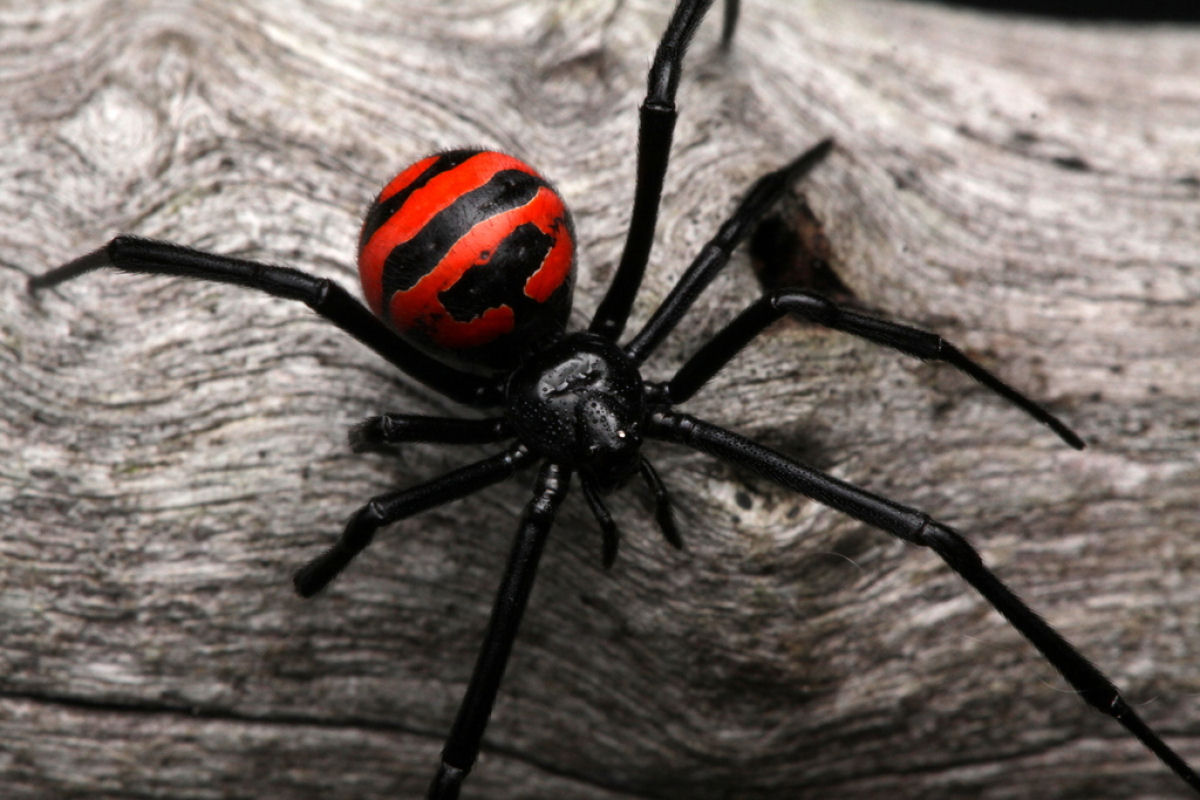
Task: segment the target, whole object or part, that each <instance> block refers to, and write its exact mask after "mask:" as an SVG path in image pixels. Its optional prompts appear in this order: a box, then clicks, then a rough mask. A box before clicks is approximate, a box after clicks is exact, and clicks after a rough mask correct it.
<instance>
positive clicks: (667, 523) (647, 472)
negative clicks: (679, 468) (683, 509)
mask: <svg viewBox="0 0 1200 800" xmlns="http://www.w3.org/2000/svg"><path fill="white" fill-rule="evenodd" d="M638 469H639V470H640V471H641V473H642V480H643V481H645V482H646V487H647V488H648V489H650V493H651V494H653V495H654V518H655V519H656V520H657V521H658V527H659V530H661V531H662V533H663V537H664V538H666V540H667V542H668V543H669V544H670V545H671V546H672V547H674V548H675V549H676V550H682V549H683V537H681V536H680V535H679V529H678V528H677V527H675V515H674V514H673V513H671V497H670V495H668V494H667V487H666V486H664V485H663V482H662V478H660V477H658V473H657V472H656V471H655V469H654V467H653V466H651V464H650V462H649V461H647V460H646V459H644V458H643V459H642V460H641V462H640V463H639V464H638Z"/></svg>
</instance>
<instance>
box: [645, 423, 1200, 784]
mask: <svg viewBox="0 0 1200 800" xmlns="http://www.w3.org/2000/svg"><path fill="white" fill-rule="evenodd" d="M648 427H649V430H648V435H650V436H652V437H654V438H658V439H663V440H666V441H672V442H677V443H679V444H684V445H687V446H689V447H692V448H694V449H696V450H699V451H701V452H704V453H708V454H709V455H712V456H716V457H717V458H719V459H721V460H723V461H726V462H728V463H731V464H734V465H737V466H740V467H743V468H746V469H749V470H751V471H752V472H756V473H758V474H759V475H762V476H763V477H765V478H766V479H768V480H770V481H772V482H774V483H776V484H778V485H780V486H783V487H784V488H787V489H791V490H792V491H795V492H799V493H800V494H803V495H806V496H807V497H811V498H812V499H814V500H816V501H817V502H819V503H822V504H823V505H827V506H829V507H830V508H833V509H836V510H838V511H841V512H842V513H844V514H847V515H848V516H851V517H853V518H855V519H857V520H860V521H862V522H865V523H866V524H868V525H870V526H872V527H875V528H878V529H879V530H882V531H884V532H886V533H889V534H891V535H892V536H895V537H897V538H900V539H903V540H905V541H907V542H911V543H912V544H916V545H919V546H921V547H928V548H930V549H931V550H933V551H934V552H935V553H937V554H938V556H939V557H940V558H941V559H942V560H943V561H945V562H946V564H947V565H948V566H949V567H950V568H951V569H953V570H954V571H955V572H957V573H958V574H959V576H961V577H962V578H963V579H964V580H965V581H966V582H967V583H969V584H971V586H972V587H974V588H975V590H976V591H978V592H979V593H980V594H981V595H983V597H984V599H986V600H987V601H988V603H990V604H991V605H992V607H993V608H995V609H996V610H997V611H999V612H1000V613H1001V614H1002V615H1003V616H1004V617H1005V619H1007V620H1008V621H1009V623H1010V624H1011V625H1012V626H1013V627H1014V628H1016V629H1017V630H1018V631H1019V632H1020V633H1021V635H1022V636H1024V637H1025V638H1026V639H1027V640H1028V641H1029V642H1030V643H1031V644H1032V645H1033V646H1034V647H1036V648H1037V649H1038V650H1039V651H1041V653H1042V655H1043V656H1044V657H1045V658H1046V660H1047V661H1049V662H1050V663H1051V664H1052V665H1053V666H1054V668H1055V669H1057V670H1058V671H1059V672H1060V673H1061V674H1062V676H1063V677H1064V678H1066V680H1067V682H1068V683H1070V684H1071V686H1072V687H1074V689H1075V691H1076V692H1078V693H1079V695H1080V697H1082V698H1083V699H1084V700H1085V701H1086V702H1087V703H1088V704H1089V705H1091V706H1092V707H1093V708H1096V709H1097V710H1099V711H1101V712H1103V713H1104V714H1107V715H1108V716H1110V717H1112V718H1114V719H1116V720H1117V721H1118V722H1120V723H1121V724H1122V725H1123V726H1125V728H1126V730H1128V731H1129V732H1130V733H1132V734H1133V735H1134V736H1135V737H1136V738H1137V739H1138V740H1139V741H1140V742H1141V743H1142V744H1143V745H1145V747H1146V748H1147V749H1149V750H1150V751H1151V752H1152V753H1154V755H1156V756H1158V758H1159V759H1160V760H1161V761H1162V762H1163V763H1164V764H1166V765H1167V767H1169V768H1170V769H1171V771H1172V772H1174V773H1175V774H1176V775H1178V776H1179V777H1180V778H1181V779H1183V781H1184V782H1185V783H1186V784H1187V785H1188V786H1190V787H1191V788H1192V789H1193V790H1195V791H1197V792H1200V775H1197V774H1196V772H1195V770H1193V769H1192V768H1191V767H1190V766H1188V764H1187V762H1185V761H1184V760H1183V759H1182V758H1181V757H1180V756H1179V754H1178V753H1176V752H1175V751H1174V750H1172V749H1171V748H1170V747H1169V746H1168V745H1167V744H1166V742H1164V741H1163V740H1162V739H1161V738H1160V737H1159V736H1158V734H1156V733H1155V732H1154V731H1153V730H1152V729H1151V728H1150V727H1149V726H1148V725H1147V724H1146V723H1145V722H1144V721H1143V720H1142V719H1141V718H1140V717H1139V716H1138V715H1137V713H1136V712H1135V711H1134V710H1133V708H1131V707H1130V706H1129V704H1128V703H1127V702H1126V701H1125V699H1124V698H1122V697H1121V694H1120V692H1118V690H1117V688H1116V686H1114V685H1113V683H1112V682H1111V681H1110V680H1109V679H1108V678H1106V677H1105V676H1104V674H1103V673H1101V672H1100V670H1098V669H1097V668H1096V667H1095V666H1094V665H1093V664H1092V663H1091V662H1090V661H1088V660H1087V659H1086V658H1084V656H1083V655H1082V654H1080V652H1079V651H1078V650H1076V649H1075V647H1074V646H1073V645H1071V643H1070V642H1068V641H1067V640H1066V639H1064V638H1063V637H1062V635H1061V634H1060V633H1058V631H1056V630H1054V628H1052V627H1050V625H1049V624H1048V623H1047V622H1046V621H1045V620H1043V619H1042V618H1041V617H1040V616H1038V614H1037V613H1036V612H1035V611H1033V610H1032V609H1031V608H1029V606H1027V605H1025V603H1024V601H1022V600H1021V599H1020V598H1019V597H1017V595H1015V594H1014V593H1013V592H1012V590H1011V589H1009V588H1008V587H1007V586H1005V585H1004V583H1003V582H1002V581H1001V580H1000V579H999V578H997V577H996V575H995V574H994V573H992V571H991V570H989V569H988V568H987V567H986V566H985V565H984V563H983V560H982V559H981V558H980V556H979V553H978V552H977V551H976V550H975V549H974V548H973V547H971V545H970V544H969V543H968V542H967V541H966V539H964V538H963V537H962V536H961V535H960V534H959V533H958V532H957V531H955V530H954V529H953V528H951V527H949V526H948V525H943V524H942V523H940V522H938V521H936V520H934V519H932V518H931V517H930V516H929V515H928V514H925V513H924V512H921V511H918V510H916V509H914V508H909V507H908V506H904V505H901V504H900V503H897V502H894V501H892V500H888V499H887V498H885V497H880V496H878V495H875V494H872V493H870V492H868V491H866V490H864V489H860V488H858V487H857V486H854V485H852V484H849V483H846V482H845V481H841V480H838V479H837V478H834V477H833V476H831V475H826V474H825V473H823V472H820V471H819V470H815V469H813V468H811V467H808V466H805V465H804V464H800V463H799V462H796V461H793V460H792V459H790V458H788V457H787V456H784V455H783V454H781V453H779V452H776V451H775V450H772V449H770V448H768V447H765V446H763V445H761V444H758V443H757V442H754V441H752V440H750V439H747V438H746V437H744V436H739V435H738V434H736V433H733V432H732V431H727V430H725V429H723V428H720V427H717V426H715V425H710V424H708V423H706V422H702V421H701V420H698V419H696V418H695V417H691V416H688V415H686V414H676V413H673V412H660V413H657V414H655V415H654V416H653V417H652V419H651V420H650V425H649V426H648Z"/></svg>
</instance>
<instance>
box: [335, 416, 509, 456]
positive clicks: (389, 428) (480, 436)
mask: <svg viewBox="0 0 1200 800" xmlns="http://www.w3.org/2000/svg"><path fill="white" fill-rule="evenodd" d="M511 435H512V432H511V431H510V430H509V426H508V422H507V421H506V420H505V419H504V418H503V417H488V418H487V419H461V418H459V417H425V416H421V415H419V414H382V415H380V416H378V417H367V418H366V419H364V420H363V421H362V422H360V423H358V424H357V425H354V426H352V427H351V428H350V432H349V434H348V436H347V438H349V440H350V449H351V450H353V451H354V452H356V453H366V452H369V451H380V450H384V451H386V450H387V449H388V445H393V444H399V443H401V442H440V443H441V444H489V443H491V442H496V441H499V440H500V439H505V438H508V437H509V436H511Z"/></svg>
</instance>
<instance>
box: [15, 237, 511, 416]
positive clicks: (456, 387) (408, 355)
mask: <svg viewBox="0 0 1200 800" xmlns="http://www.w3.org/2000/svg"><path fill="white" fill-rule="evenodd" d="M102 267H114V268H116V269H119V270H123V271H125V272H140V273H146V274H150V275H178V276H181V277H185V278H199V279H201V280H208V281H217V282H219V283H232V284H235V285H237V286H245V287H247V288H250V289H258V290H260V291H263V292H266V293H267V294H272V295H275V296H276V297H284V298H287V299H289V300H300V301H302V302H304V303H306V304H307V305H308V306H309V307H310V308H312V309H313V310H314V311H316V312H317V313H318V314H320V315H321V316H322V317H324V318H325V319H327V320H329V321H330V322H332V323H333V324H334V325H336V326H338V327H339V328H341V329H342V330H344V331H345V332H346V333H348V334H350V335H351V336H353V337H354V338H355V339H358V340H359V341H360V342H362V343H363V344H365V345H366V346H367V347H369V348H371V349H372V350H374V351H375V352H376V353H378V354H379V355H381V356H383V357H384V358H385V359H387V360H388V361H390V362H392V363H393V364H395V365H396V366H397V367H399V368H400V369H401V370H403V371H404V372H405V373H407V374H409V375H411V376H412V377H413V378H416V379H417V380H419V381H420V382H422V383H424V384H425V385H426V386H429V387H430V388H432V389H436V390H437V391H439V392H441V393H442V394H444V395H446V396H447V397H449V398H451V399H452V400H457V401H458V402H460V403H466V404H469V405H496V404H497V403H498V402H499V399H500V390H499V387H498V386H497V385H496V384H495V383H494V382H491V381H488V380H485V379H483V378H480V377H478V376H476V375H473V374H471V373H469V372H464V371H462V370H459V369H455V368H453V367H450V366H447V365H445V364H443V363H441V362H440V361H437V360H436V359H434V358H431V357H430V356H427V355H425V354H424V353H422V352H421V351H420V350H417V349H416V348H415V347H413V346H412V345H410V344H408V343H407V342H405V341H403V340H402V339H401V338H400V337H399V336H397V335H396V334H395V333H394V332H393V331H392V330H391V329H390V328H388V327H387V326H386V325H385V324H383V322H381V321H380V320H379V318H378V317H376V316H375V315H374V314H372V313H371V312H370V311H369V310H368V309H367V308H366V307H365V306H364V305H363V304H362V303H360V302H358V301H357V300H355V299H354V298H353V297H352V296H351V295H350V293H349V292H347V291H346V290H345V289H343V288H342V287H341V286H338V285H337V284H336V283H334V282H333V281H331V280H328V279H326V278H317V277H315V276H313V275H309V274H308V273H305V272H301V271H300V270H296V269H291V268H289V267H276V266H272V265H270V264H261V263H259V262H257V261H247V260H245V259H241V258H231V257H229V256H220V255H215V254H213V253H205V252H203V251H200V250H193V249H191V248H189V247H181V246H179V245H176V244H168V243H166V242H156V241H151V240H149V239H141V238H138V237H134V236H118V237H117V238H115V239H113V240H112V241H111V242H109V243H108V244H106V245H105V246H104V247H101V248H99V249H98V250H93V251H92V252H90V253H88V254H86V255H84V256H81V257H79V258H77V259H75V260H74V261H70V262H68V263H66V264H64V265H62V266H61V267H58V268H57V269H54V270H51V271H50V272H47V273H46V274H44V275H37V276H34V277H33V278H30V279H29V291H31V292H36V291H39V290H41V289H48V288H50V287H52V286H57V285H58V284H60V283H63V282H65V281H69V280H71V279H73V278H77V277H79V276H80V275H83V274H85V273H87V272H91V271H92V270H96V269H100V268H102Z"/></svg>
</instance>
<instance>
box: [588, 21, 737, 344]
mask: <svg viewBox="0 0 1200 800" xmlns="http://www.w3.org/2000/svg"><path fill="white" fill-rule="evenodd" d="M711 5H712V0H680V1H679V4H678V5H676V6H675V11H674V13H672V15H671V20H670V22H668V23H667V29H666V31H664V32H663V36H662V39H661V40H660V41H659V43H658V49H657V50H655V51H654V61H653V63H652V64H651V65H650V72H649V74H648V75H647V78H646V84H647V87H646V98H645V100H643V101H642V105H641V107H640V108H639V109H638V112H639V121H638V157H637V184H636V186H635V188H634V193H633V211H632V212H630V216H629V228H628V230H627V232H626V235H625V247H624V249H623V250H622V251H621V261H620V262H619V263H618V265H617V271H616V274H615V275H614V276H613V282H612V285H611V286H609V288H608V293H607V294H605V295H604V299H603V300H601V301H600V305H599V306H598V307H597V308H596V315H595V316H594V317H593V318H592V324H591V325H590V326H589V328H588V329H589V330H590V331H592V332H593V333H598V334H600V335H601V336H604V337H606V338H608V339H610V340H612V341H616V340H617V338H619V337H620V335H621V331H623V330H624V329H625V323H626V321H627V320H628V319H629V311H630V309H631V308H633V300H634V298H635V297H636V296H637V292H638V288H639V287H640V286H641V285H642V275H643V274H644V273H645V271H646V264H647V262H648V261H649V259H650V246H651V245H652V244H653V243H654V227H655V223H656V222H657V220H658V205H659V201H660V199H661V197H662V189H663V179H664V178H665V177H666V174H667V163H668V162H669V161H670V158H671V138H672V136H673V135H674V132H675V119H676V116H677V112H676V109H675V94H676V91H677V90H678V88H679V77H680V75H681V74H682V72H683V56H684V53H685V52H686V51H687V48H688V45H689V44H691V41H692V36H693V35H695V33H696V28H698V27H699V26H700V22H701V20H703V19H704V15H705V14H706V13H708V9H709V7H710V6H711ZM738 9H739V3H738V0H726V2H725V22H724V25H723V27H722V30H721V45H722V47H728V46H729V43H730V42H731V41H732V40H733V32H734V29H735V28H736V27H737V16H738Z"/></svg>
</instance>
